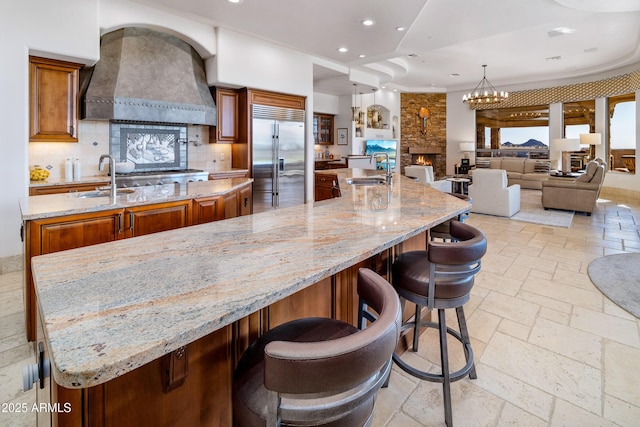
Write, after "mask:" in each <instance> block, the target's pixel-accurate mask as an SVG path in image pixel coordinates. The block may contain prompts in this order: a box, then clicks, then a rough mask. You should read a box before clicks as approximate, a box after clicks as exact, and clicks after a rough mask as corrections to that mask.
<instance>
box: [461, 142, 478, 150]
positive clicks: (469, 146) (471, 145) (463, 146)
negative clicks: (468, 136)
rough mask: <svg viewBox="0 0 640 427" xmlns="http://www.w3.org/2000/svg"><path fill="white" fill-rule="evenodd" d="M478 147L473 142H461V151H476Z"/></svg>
mask: <svg viewBox="0 0 640 427" xmlns="http://www.w3.org/2000/svg"><path fill="white" fill-rule="evenodd" d="M475 149H476V145H475V144H474V143H473V142H461V143H460V151H462V152H464V151H475Z"/></svg>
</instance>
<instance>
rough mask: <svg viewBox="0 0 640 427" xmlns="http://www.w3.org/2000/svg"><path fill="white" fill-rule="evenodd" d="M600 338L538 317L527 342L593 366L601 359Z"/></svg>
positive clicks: (598, 364)
mask: <svg viewBox="0 0 640 427" xmlns="http://www.w3.org/2000/svg"><path fill="white" fill-rule="evenodd" d="M602 341H603V340H602V338H599V337H597V336H595V335H592V334H588V333H586V332H582V331H579V330H576V329H575V328H571V327H569V326H565V325H561V324H559V323H556V322H552V321H549V320H546V319H542V318H538V319H536V323H535V325H534V326H533V329H532V330H531V334H530V335H529V342H530V343H531V344H535V345H537V346H540V347H542V348H546V349H547V350H551V351H553V352H555V353H558V354H561V355H563V356H567V357H569V358H571V359H574V360H577V361H579V362H582V363H586V364H587V365H590V366H593V367H594V368H600V366H601V364H602V361H601V355H602Z"/></svg>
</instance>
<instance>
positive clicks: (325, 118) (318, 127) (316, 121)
mask: <svg viewBox="0 0 640 427" xmlns="http://www.w3.org/2000/svg"><path fill="white" fill-rule="evenodd" d="M313 138H314V142H315V143H316V144H319V145H333V115H331V114H320V113H314V114H313Z"/></svg>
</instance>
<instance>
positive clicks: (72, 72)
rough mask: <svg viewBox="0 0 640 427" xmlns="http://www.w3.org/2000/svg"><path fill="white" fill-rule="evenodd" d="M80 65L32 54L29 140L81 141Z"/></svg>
mask: <svg viewBox="0 0 640 427" xmlns="http://www.w3.org/2000/svg"><path fill="white" fill-rule="evenodd" d="M80 68H82V64H75V63H71V62H64V61H56V60H52V59H46V58H39V57H35V56H30V57H29V141H34V142H35V141H44V142H78V92H79V75H80Z"/></svg>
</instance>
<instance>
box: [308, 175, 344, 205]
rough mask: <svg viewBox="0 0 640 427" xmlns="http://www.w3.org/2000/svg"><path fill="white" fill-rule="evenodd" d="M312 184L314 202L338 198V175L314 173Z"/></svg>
mask: <svg viewBox="0 0 640 427" xmlns="http://www.w3.org/2000/svg"><path fill="white" fill-rule="evenodd" d="M314 184H315V185H314V200H315V201H316V202H320V201H322V200H327V199H332V198H334V197H340V187H339V185H338V175H334V174H327V173H316V174H315V180H314Z"/></svg>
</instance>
